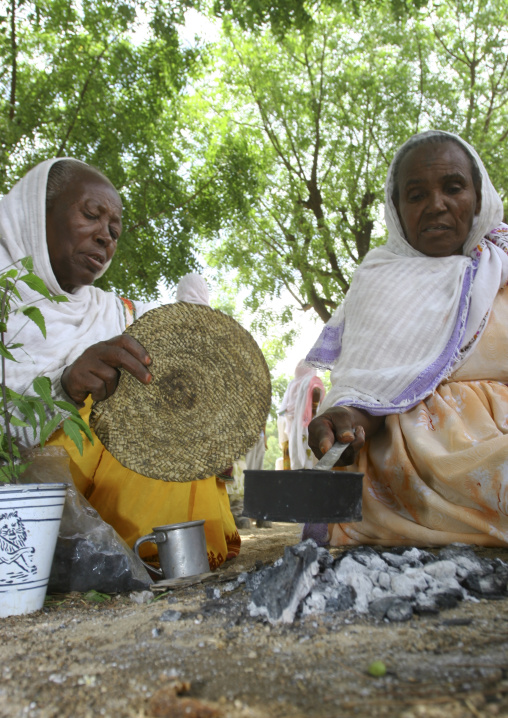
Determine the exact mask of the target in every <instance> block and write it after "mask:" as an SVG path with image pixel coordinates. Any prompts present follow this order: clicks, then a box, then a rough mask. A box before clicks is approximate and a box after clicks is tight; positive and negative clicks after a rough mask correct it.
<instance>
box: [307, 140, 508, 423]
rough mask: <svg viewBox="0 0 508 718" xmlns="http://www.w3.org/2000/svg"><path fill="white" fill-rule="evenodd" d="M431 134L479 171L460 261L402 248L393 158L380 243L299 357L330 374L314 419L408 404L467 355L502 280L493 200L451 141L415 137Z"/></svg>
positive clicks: (485, 179) (507, 237)
mask: <svg viewBox="0 0 508 718" xmlns="http://www.w3.org/2000/svg"><path fill="white" fill-rule="evenodd" d="M436 134H442V135H448V136H452V137H454V138H455V139H456V140H458V141H459V142H460V143H461V144H462V145H463V146H464V147H465V148H466V149H467V150H468V152H469V153H470V155H471V156H472V157H473V158H474V159H475V160H476V163H477V165H478V168H479V170H480V173H481V178H482V206H481V211H480V213H479V215H478V217H476V218H475V221H474V223H473V226H472V228H471V231H470V233H469V235H468V237H467V239H466V242H465V244H464V249H463V251H464V254H463V255H462V256H451V257H444V258H435V257H428V256H426V255H424V254H422V253H421V252H419V251H417V250H416V249H414V248H413V247H412V246H411V245H410V244H409V243H408V242H407V240H406V239H405V236H404V233H403V230H402V227H401V225H400V222H399V218H398V215H397V211H396V209H395V206H394V204H393V201H392V189H393V167H394V164H395V161H396V158H395V159H394V161H393V162H392V164H391V166H390V169H389V171H388V177H387V181H386V186H385V219H386V224H387V228H388V241H387V243H386V245H385V246H383V247H379V248H376V249H373V250H371V251H370V252H369V253H368V254H367V256H366V257H365V259H364V261H363V263H362V265H361V266H360V267H359V268H358V269H357V270H356V272H355V275H354V277H353V281H352V283H351V288H350V290H349V292H348V293H347V296H346V298H345V300H344V302H343V303H342V304H341V306H340V307H339V308H338V309H337V310H336V312H335V313H334V315H333V316H332V318H331V319H330V321H329V322H328V323H327V325H326V326H325V328H324V330H323V332H322V333H321V335H320V337H319V339H318V341H317V342H316V344H315V345H314V347H313V348H312V350H311V351H310V353H309V355H308V356H307V361H308V362H309V363H311V364H313V365H314V366H318V367H321V368H328V369H332V373H331V380H332V385H333V386H332V389H331V391H330V392H329V393H328V394H327V396H326V398H325V401H324V402H323V404H322V406H321V411H324V410H326V409H327V408H329V407H330V406H336V405H341V404H344V405H351V406H357V407H360V408H363V409H366V410H367V411H369V412H370V413H371V414H380V415H383V414H389V413H394V412H402V411H407V410H408V409H409V408H411V407H412V406H414V405H416V404H417V403H418V402H419V401H420V400H421V399H423V398H424V397H426V396H428V395H429V394H430V393H432V391H434V389H435V388H436V386H437V385H438V384H439V383H440V382H441V381H442V380H443V379H444V378H445V377H446V376H448V375H449V374H450V373H451V371H452V369H453V367H454V366H456V365H457V363H458V362H462V361H464V359H465V357H466V356H467V355H468V353H469V351H471V350H472V349H473V348H474V346H475V343H476V342H477V341H478V339H479V337H480V335H481V331H482V329H483V327H484V326H485V324H486V318H487V316H488V313H489V311H490V308H491V307H492V303H493V301H494V298H495V296H496V294H497V292H498V290H499V288H500V287H502V286H504V285H505V284H506V282H507V281H508V254H507V250H508V227H506V225H501V220H502V218H503V205H502V202H501V199H500V197H499V195H498V194H497V192H496V191H495V189H494V187H493V186H492V183H491V181H490V178H489V176H488V174H487V171H486V170H485V167H484V166H483V163H482V162H481V160H480V158H479V157H478V155H477V153H476V152H475V150H474V149H473V148H472V147H470V146H469V145H468V144H467V143H466V142H464V141H463V140H461V139H460V138H459V137H457V136H456V135H449V133H444V132H437V131H431V132H428V133H423V135H436ZM421 137H422V135H415V136H414V137H412V138H411V139H410V140H408V142H407V143H406V145H404V146H403V147H402V148H401V149H400V150H399V152H401V151H402V149H404V148H405V147H406V146H407V145H408V144H409V143H411V144H412V143H413V142H414V141H415V140H417V139H419V138H421ZM500 225H501V226H500ZM487 235H488V239H486V236H487ZM466 348H467V349H466ZM461 349H462V351H461Z"/></svg>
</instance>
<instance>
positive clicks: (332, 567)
mask: <svg viewBox="0 0 508 718" xmlns="http://www.w3.org/2000/svg"><path fill="white" fill-rule="evenodd" d="M237 580H238V581H239V582H240V583H242V582H243V583H245V584H246V588H247V590H248V591H250V603H249V605H248V610H249V613H250V615H251V616H262V617H265V618H266V619H268V621H270V623H279V622H282V623H292V622H293V621H294V619H295V618H296V617H303V616H307V615H310V614H316V613H325V612H337V611H347V610H350V611H353V612H355V613H357V614H363V615H367V616H371V617H373V618H375V619H378V620H387V621H408V620H409V619H410V618H411V617H412V616H413V614H414V613H417V614H424V613H431V614H432V613H438V612H439V611H440V610H442V609H445V608H453V607H455V606H456V605H457V604H458V602H459V601H462V600H470V601H477V600H478V599H480V598H490V599H499V598H505V597H506V596H507V595H508V590H507V583H508V563H505V562H503V561H501V560H500V559H497V558H496V559H486V558H481V557H479V556H477V555H476V554H475V552H474V550H473V549H472V548H471V547H470V546H466V545H462V544H452V545H450V546H447V547H446V548H443V549H441V550H440V551H439V552H438V553H437V554H436V555H434V554H432V553H430V552H429V551H424V550H422V549H418V548H405V547H404V548H400V549H398V548H397V549H390V550H389V551H376V550H374V549H372V548H370V547H359V548H354V549H350V550H348V551H345V552H344V553H342V554H340V555H339V556H337V557H334V556H332V554H331V553H330V552H329V551H327V550H326V549H324V548H321V547H318V545H317V544H316V543H315V542H314V541H313V540H312V539H308V540H307V541H303V542H302V543H299V544H298V545H296V546H290V547H287V548H286V549H285V552H284V556H283V558H281V559H279V560H278V561H276V562H275V563H274V564H273V566H269V567H265V568H263V569H262V570H260V571H257V572H256V573H254V574H242V575H241V576H239V577H238V579H237Z"/></svg>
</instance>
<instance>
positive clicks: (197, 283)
mask: <svg viewBox="0 0 508 718" xmlns="http://www.w3.org/2000/svg"><path fill="white" fill-rule="evenodd" d="M176 301H177V302H191V304H206V306H209V305H210V297H209V293H208V286H207V284H206V282H205V280H204V279H203V277H202V276H201V274H198V273H197V272H189V274H186V275H185V276H184V277H182V278H181V279H180V281H179V282H178V286H177V287H176Z"/></svg>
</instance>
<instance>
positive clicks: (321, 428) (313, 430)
mask: <svg viewBox="0 0 508 718" xmlns="http://www.w3.org/2000/svg"><path fill="white" fill-rule="evenodd" d="M383 422H384V417H382V416H381V417H378V416H372V415H371V414H368V413H367V412H366V411H363V410H362V409H356V408H355V407H351V406H332V407H331V408H330V409H328V410H327V411H325V412H323V413H322V414H320V415H319V416H316V418H315V419H313V420H312V421H311V422H310V424H309V446H310V448H311V449H312V451H313V452H314V454H315V455H316V456H317V458H318V459H320V458H321V457H322V456H323V455H324V454H326V452H327V451H328V450H329V449H331V447H332V446H333V444H334V443H335V442H336V441H338V442H339V443H341V444H350V446H349V448H348V449H346V451H345V452H344V453H343V454H342V456H341V458H340V461H339V463H338V466H349V465H350V464H352V463H353V462H354V460H355V458H356V454H357V452H358V451H359V450H360V449H361V448H362V447H363V446H364V444H365V440H366V439H367V438H369V437H370V436H372V435H373V434H374V433H375V432H376V431H377V430H378V429H379V427H380V426H381V424H382V423H383Z"/></svg>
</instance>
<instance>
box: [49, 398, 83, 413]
mask: <svg viewBox="0 0 508 718" xmlns="http://www.w3.org/2000/svg"><path fill="white" fill-rule="evenodd" d="M55 406H57V407H58V408H59V409H63V410H64V411H68V412H69V414H72V415H73V416H77V417H81V414H80V413H79V409H76V407H75V406H74V404H71V403H70V402H69V401H63V400H61V399H55Z"/></svg>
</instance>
